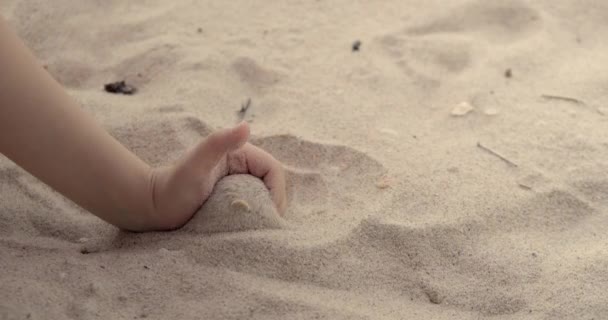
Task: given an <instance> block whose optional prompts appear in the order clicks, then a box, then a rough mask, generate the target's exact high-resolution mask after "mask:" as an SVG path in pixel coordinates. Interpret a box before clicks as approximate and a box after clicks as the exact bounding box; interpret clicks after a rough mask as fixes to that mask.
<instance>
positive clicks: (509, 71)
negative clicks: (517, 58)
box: [505, 69, 513, 78]
mask: <svg viewBox="0 0 608 320" xmlns="http://www.w3.org/2000/svg"><path fill="white" fill-rule="evenodd" d="M512 76H513V72H512V71H511V69H507V70H505V78H511V77H512Z"/></svg>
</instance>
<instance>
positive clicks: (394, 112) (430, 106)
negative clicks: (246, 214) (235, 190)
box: [0, 0, 608, 320]
mask: <svg viewBox="0 0 608 320" xmlns="http://www.w3.org/2000/svg"><path fill="white" fill-rule="evenodd" d="M0 11H1V12H2V14H3V15H4V16H5V17H6V18H7V19H8V21H9V22H10V24H11V25H12V26H13V27H14V28H15V30H16V31H17V32H18V34H19V35H20V36H21V37H22V38H23V39H24V40H25V42H26V43H27V44H28V46H30V47H31V48H32V50H33V51H34V52H35V54H36V55H37V57H39V59H40V61H41V64H43V65H44V66H45V67H46V68H47V69H48V71H49V72H50V73H51V74H52V75H53V76H54V77H55V78H56V79H57V80H58V81H59V82H61V83H62V84H63V85H64V86H65V87H66V88H67V90H68V91H69V93H70V94H71V95H72V96H74V97H75V98H76V99H77V100H78V101H79V102H81V103H82V107H83V108H84V109H85V110H87V111H88V112H90V113H91V114H93V115H94V117H95V118H96V119H97V120H98V121H99V122H100V123H102V124H103V126H104V127H105V128H107V129H108V130H109V131H110V132H111V133H112V135H113V136H115V137H116V138H117V139H118V140H120V141H121V142H122V143H124V144H125V145H126V146H128V147H129V148H130V149H131V150H133V151H134V152H135V153H136V154H138V155H139V156H140V157H141V158H143V159H145V160H146V161H147V162H149V163H151V164H154V165H160V164H163V163H167V162H169V161H171V160H173V159H175V158H176V157H177V156H178V155H179V154H181V152H183V151H184V150H186V148H188V147H189V146H191V145H192V144H193V143H195V142H197V141H199V140H200V139H201V138H202V137H204V136H206V135H207V134H209V133H210V132H211V131H212V130H214V129H216V128H220V127H227V126H230V125H233V124H235V123H236V122H237V121H239V119H241V118H244V119H245V120H247V121H249V122H250V125H251V129H252V134H253V137H252V142H253V143H255V144H256V145H259V146H261V147H263V148H264V149H266V150H268V151H269V152H271V153H272V154H273V155H274V156H275V157H277V158H278V159H279V160H281V161H282V162H283V163H284V164H285V166H286V168H287V170H288V182H289V186H288V194H289V205H288V210H287V213H286V215H285V216H284V217H283V218H281V219H282V220H280V221H278V220H277V221H278V222H277V221H275V220H276V219H278V218H277V217H272V219H275V220H273V221H275V222H277V223H275V222H273V223H270V224H267V223H262V222H259V221H257V222H256V221H253V222H251V224H248V223H250V222H247V221H237V222H235V228H236V229H234V231H233V232H230V231H231V229H230V226H229V225H227V224H225V223H224V224H222V223H221V221H217V220H216V221H215V222H217V223H219V227H218V228H219V229H218V228H215V229H214V228H206V227H205V225H204V221H201V219H196V218H195V220H193V221H192V222H191V223H192V224H196V225H189V226H187V227H186V228H184V229H182V230H178V231H175V232H165V233H147V234H133V233H126V232H121V231H119V230H117V229H116V228H114V227H112V226H110V225H108V224H106V223H104V222H102V221H100V220H99V219H98V218H96V217H94V216H93V215H91V214H89V213H87V212H85V211H84V210H82V209H80V208H78V207H77V206H76V205H74V204H72V203H71V202H70V201H69V200H66V199H65V198H63V197H62V196H60V195H58V194H57V193H55V192H54V191H52V190H51V189H50V188H48V187H47V186H45V185H43V184H42V183H40V182H39V181H37V180H36V179H35V178H34V177H32V176H31V175H29V174H27V173H26V172H24V171H23V170H21V169H20V168H18V167H17V166H16V165H15V164H13V163H11V162H10V161H9V160H7V159H6V158H0V319H141V318H146V319H311V318H315V319H596V320H598V319H608V304H607V302H608V290H607V288H608V134H607V132H608V40H606V39H608V25H607V24H606V21H607V19H608V3H607V2H605V1H603V0H586V1H576V2H575V1H567V0H559V1H554V0H538V1H483V0H468V1H461V0H458V1H456V0H455V1H440V0H425V1H422V0H407V1H401V0H399V1H398V0H390V1H389V0H386V1H346V0H336V1H242V0H239V1H182V0H179V1H161V0H149V1H138V2H137V3H135V2H133V1H90V0H89V1H68V0H57V1H41V0H28V1H26V0H3V1H2V2H0ZM356 41H359V43H360V44H359V45H358V46H357V47H358V50H354V49H353V44H354V43H355V42H356ZM0 72H1V71H0ZM120 80H126V81H127V83H128V84H132V85H134V86H135V87H137V89H138V91H137V93H136V94H134V95H120V94H110V93H107V92H104V90H103V85H104V84H106V83H109V82H113V81H120ZM248 99H251V102H250V104H249V108H248V109H247V110H246V112H242V113H239V110H240V109H241V106H243V105H244V104H245V103H246V101H247V100H248ZM265 196H267V195H264V194H258V195H253V196H252V197H253V199H256V197H259V199H262V198H263V199H266V198H264V197H265ZM250 205H254V206H257V205H259V206H264V205H265V204H250ZM216 219H217V217H216ZM201 224H203V225H201ZM248 226H249V227H251V228H249V227H248ZM260 226H261V227H263V228H262V229H260ZM265 227H268V228H265ZM237 230H239V231H237ZM207 231H214V232H212V233H209V232H207ZM215 231H226V232H215Z"/></svg>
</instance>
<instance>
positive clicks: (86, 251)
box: [80, 247, 91, 254]
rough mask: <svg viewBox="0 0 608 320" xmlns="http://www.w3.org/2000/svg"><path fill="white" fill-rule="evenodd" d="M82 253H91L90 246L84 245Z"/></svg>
mask: <svg viewBox="0 0 608 320" xmlns="http://www.w3.org/2000/svg"><path fill="white" fill-rule="evenodd" d="M80 253H82V254H89V253H91V251H89V249H88V248H86V247H83V248H81V249H80Z"/></svg>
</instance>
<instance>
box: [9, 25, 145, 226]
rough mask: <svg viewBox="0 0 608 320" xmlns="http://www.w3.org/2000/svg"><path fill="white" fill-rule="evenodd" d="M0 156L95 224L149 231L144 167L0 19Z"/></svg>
mask: <svg viewBox="0 0 608 320" xmlns="http://www.w3.org/2000/svg"><path fill="white" fill-rule="evenodd" d="M0 90H1V91H0V153H2V154H4V155H6V156H7V157H8V158H10V159H11V160H13V161H14V162H15V163H17V164H18V165H20V166H21V167H23V168H24V169H26V170H27V171H29V172H30V173H31V174H33V175H34V176H36V177H38V178H39V179H40V180H42V181H43V182H45V183H47V184H48V185H50V186H51V187H53V188H54V189H56V190H58V191H59V192H61V193H62V194H63V195H65V196H67V197H69V198H70V199H72V200H73V201H75V202H76V203H78V204H79V205H81V206H82V207H84V208H86V209H88V210H89V211H91V212H92V213H94V214H96V215H97V216H99V217H100V218H102V219H104V220H106V221H108V222H110V223H112V224H114V225H116V226H118V227H121V228H124V229H130V230H145V229H149V226H148V225H147V224H149V223H150V222H149V219H148V217H147V215H148V214H149V213H150V212H151V210H152V206H153V204H152V199H151V197H152V193H151V192H150V181H149V179H150V171H151V169H150V167H149V166H148V165H147V164H145V163H144V162H143V161H141V160H140V159H139V158H137V157H136V156H135V155H133V154H132V153H131V152H129V151H128V150H127V149H125V148H124V147H123V146H122V145H121V144H120V143H118V142H117V141H116V140H115V139H114V138H112V137H111V136H110V135H109V134H108V133H107V132H106V131H105V130H103V128H101V127H100V126H99V125H98V124H97V123H96V122H95V121H94V119H93V118H92V117H91V116H90V115H88V114H87V113H85V112H84V111H83V110H81V109H80V107H79V106H78V104H77V103H76V102H75V101H74V100H73V99H72V98H71V97H69V96H68V95H67V93H65V91H64V90H63V88H62V87H61V86H60V85H59V84H58V83H57V82H56V81H55V80H53V79H52V77H51V76H50V75H49V74H48V73H47V72H46V71H45V70H44V69H43V68H42V67H41V66H40V65H39V64H38V62H37V61H36V59H35V58H34V57H33V55H32V54H31V53H30V52H29V50H28V49H27V48H26V47H25V45H24V44H23V43H22V42H21V41H20V40H19V39H18V37H17V36H16V35H15V34H14V33H13V32H12V30H10V28H9V27H8V25H7V23H6V22H5V21H4V20H2V18H1V17H0Z"/></svg>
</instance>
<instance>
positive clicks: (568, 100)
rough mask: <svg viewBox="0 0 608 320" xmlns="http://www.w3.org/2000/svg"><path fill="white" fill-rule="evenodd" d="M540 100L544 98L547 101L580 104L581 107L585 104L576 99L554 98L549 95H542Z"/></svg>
mask: <svg viewBox="0 0 608 320" xmlns="http://www.w3.org/2000/svg"><path fill="white" fill-rule="evenodd" d="M541 97H542V98H545V99H547V100H562V101H567V102H572V103H576V104H581V105H585V103H584V102H583V101H581V100H579V99H576V98H570V97H563V96H555V95H551V94H543V95H541Z"/></svg>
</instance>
